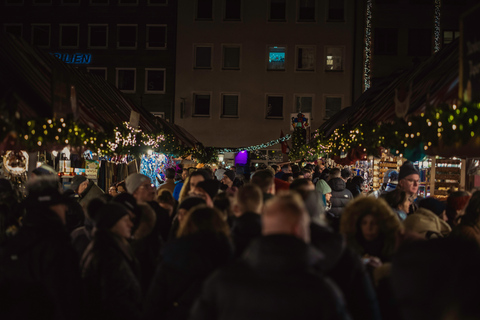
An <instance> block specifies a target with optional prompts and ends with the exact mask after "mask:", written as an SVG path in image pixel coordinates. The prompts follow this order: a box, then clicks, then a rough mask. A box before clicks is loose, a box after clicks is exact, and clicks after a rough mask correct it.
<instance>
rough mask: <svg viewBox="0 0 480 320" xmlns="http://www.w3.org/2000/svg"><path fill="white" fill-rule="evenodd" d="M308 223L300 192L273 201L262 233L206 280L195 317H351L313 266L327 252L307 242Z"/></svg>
mask: <svg viewBox="0 0 480 320" xmlns="http://www.w3.org/2000/svg"><path fill="white" fill-rule="evenodd" d="M309 223H310V221H309V217H308V214H307V212H306V210H305V207H304V205H303V203H302V200H301V199H300V197H299V196H298V195H294V194H286V195H279V196H276V197H274V198H273V199H271V200H269V201H268V202H267V203H266V204H265V208H264V210H263V213H262V236H261V237H259V238H257V239H256V240H255V241H253V242H252V244H251V245H250V246H249V247H248V249H247V251H248V254H246V255H244V256H243V258H242V259H241V260H239V261H237V262H235V263H232V264H229V265H227V266H225V267H224V268H221V269H220V270H219V271H217V272H215V273H214V274H213V275H212V276H211V277H210V278H209V279H207V281H206V282H205V285H204V287H203V290H202V293H201V295H200V297H199V299H198V300H197V302H196V304H195V306H194V309H193V310H192V313H191V318H190V319H193V320H199V319H209V320H214V319H229V320H236V319H251V320H254V319H265V317H268V318H271V319H349V316H348V313H347V310H346V308H345V305H344V303H343V300H342V298H341V297H340V296H339V294H338V292H337V291H336V290H335V289H334V288H333V287H332V285H331V284H330V283H329V282H327V281H326V280H325V278H323V277H322V276H320V275H319V274H318V273H316V272H314V271H313V270H312V267H313V266H314V265H315V264H317V263H319V261H320V260H319V259H320V257H321V256H322V255H321V254H320V253H319V251H317V250H316V249H314V248H313V247H312V246H310V245H309V244H308V243H309V242H310V232H309ZM279 301H284V302H288V303H279Z"/></svg>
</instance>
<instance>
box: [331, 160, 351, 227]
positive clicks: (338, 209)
mask: <svg viewBox="0 0 480 320" xmlns="http://www.w3.org/2000/svg"><path fill="white" fill-rule="evenodd" d="M328 185H329V186H330V188H332V197H331V198H330V202H331V208H330V210H329V211H328V212H327V219H328V221H329V223H330V226H331V227H332V228H333V230H334V231H336V232H338V230H339V225H340V217H341V214H342V211H343V209H344V208H345V206H346V205H347V204H348V203H349V202H350V200H352V199H353V195H352V193H351V192H350V190H348V189H347V185H346V183H345V180H344V179H343V178H342V177H341V172H340V169H339V168H333V169H332V170H330V179H329V181H328Z"/></svg>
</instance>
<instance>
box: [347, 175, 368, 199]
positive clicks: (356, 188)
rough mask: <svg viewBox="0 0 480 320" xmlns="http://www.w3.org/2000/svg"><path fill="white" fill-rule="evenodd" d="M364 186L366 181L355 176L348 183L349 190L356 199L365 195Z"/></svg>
mask: <svg viewBox="0 0 480 320" xmlns="http://www.w3.org/2000/svg"><path fill="white" fill-rule="evenodd" d="M364 186H365V179H364V178H363V177H361V176H355V177H353V178H352V179H350V180H349V181H348V182H347V189H348V190H350V192H351V193H352V195H353V197H354V198H356V197H358V196H360V195H363V189H364Z"/></svg>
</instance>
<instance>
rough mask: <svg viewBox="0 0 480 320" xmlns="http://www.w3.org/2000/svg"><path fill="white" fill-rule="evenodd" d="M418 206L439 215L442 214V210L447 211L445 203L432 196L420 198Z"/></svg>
mask: <svg viewBox="0 0 480 320" xmlns="http://www.w3.org/2000/svg"><path fill="white" fill-rule="evenodd" d="M418 206H419V207H420V208H425V209H428V210H430V211H432V212H433V213H435V214H436V215H437V216H439V217H440V216H441V214H442V212H443V211H445V204H444V203H443V202H441V201H439V200H437V199H435V198H432V197H428V198H425V199H422V200H420V202H419V203H418Z"/></svg>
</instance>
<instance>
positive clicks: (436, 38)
mask: <svg viewBox="0 0 480 320" xmlns="http://www.w3.org/2000/svg"><path fill="white" fill-rule="evenodd" d="M441 4H442V1H441V0H435V22H434V23H435V26H434V29H433V30H435V31H434V43H435V44H434V48H433V51H434V53H437V52H438V51H440V31H441V29H440V13H441V10H440V9H441Z"/></svg>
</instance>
